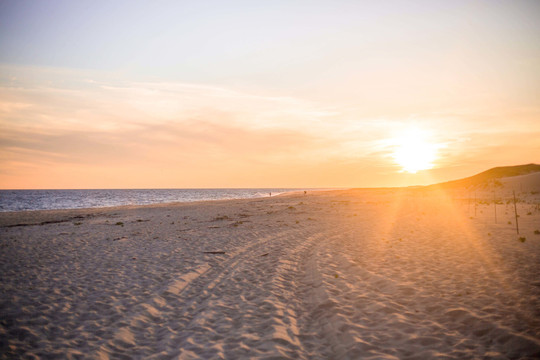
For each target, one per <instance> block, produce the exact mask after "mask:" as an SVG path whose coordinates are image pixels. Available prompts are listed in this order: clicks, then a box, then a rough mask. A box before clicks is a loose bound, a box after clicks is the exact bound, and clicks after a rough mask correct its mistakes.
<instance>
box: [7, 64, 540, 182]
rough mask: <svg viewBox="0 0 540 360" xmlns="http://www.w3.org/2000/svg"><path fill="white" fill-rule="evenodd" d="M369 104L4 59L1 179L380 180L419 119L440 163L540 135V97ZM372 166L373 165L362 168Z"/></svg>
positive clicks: (514, 154) (474, 157)
mask: <svg viewBox="0 0 540 360" xmlns="http://www.w3.org/2000/svg"><path fill="white" fill-rule="evenodd" d="M362 113H363V112H362V111H358V110H357V106H355V105H354V104H348V105H344V106H342V107H336V106H335V105H333V106H330V105H328V104H324V103H313V102H310V101H307V100H305V99H300V98H293V97H280V96H266V95H264V94H263V95H261V94H255V93H251V92H247V91H240V90H238V89H232V88H227V87H223V86H216V85H208V84H191V83H175V82H162V81H157V82H150V81H126V80H124V79H118V78H114V76H111V75H110V74H98V73H92V72H84V71H73V70H71V71H68V70H65V71H62V70H59V69H53V70H51V69H36V68H13V67H6V66H3V67H1V66H0V127H1V128H2V132H0V167H1V168H2V177H3V178H4V181H3V182H2V181H1V180H2V179H1V178H0V186H4V187H6V186H9V187H14V185H13V182H20V181H22V180H21V179H23V178H24V177H35V178H36V179H39V178H40V177H44V176H45V174H46V172H47V171H52V170H51V169H55V170H54V171H55V172H56V173H57V175H58V177H62V176H63V177H69V176H71V175H70V173H69V172H70V171H73V169H78V171H79V172H80V173H84V174H85V176H87V177H89V178H92V177H96V178H98V177H106V176H104V174H112V173H115V174H116V175H114V177H115V178H116V179H117V180H118V182H119V183H120V181H121V178H122V177H123V176H124V175H123V174H124V173H122V172H120V169H124V170H123V171H125V173H129V174H131V176H138V175H136V174H142V175H140V176H143V177H144V176H147V177H148V176H150V175H149V174H148V172H149V171H148V169H155V168H159V169H169V170H167V171H168V173H169V176H172V177H175V179H174V181H173V182H172V183H173V184H176V183H180V182H182V181H183V179H186V178H188V177H189V176H187V175H185V173H184V174H182V175H181V174H180V172H175V171H177V170H176V169H185V171H192V172H194V171H199V175H197V176H195V175H193V176H192V177H191V179H192V180H190V181H191V182H189V184H191V186H193V184H196V181H200V179H201V177H202V176H203V174H205V175H206V176H208V174H209V171H210V170H207V169H211V170H212V171H214V172H215V173H218V174H222V175H223V176H225V174H228V175H227V176H228V177H229V179H230V182H231V184H232V183H235V181H236V182H237V183H238V184H239V185H240V184H241V185H242V186H256V185H250V184H249V183H244V182H242V179H258V180H257V181H259V180H260V181H262V180H261V179H260V178H257V177H253V176H252V175H249V176H248V174H250V173H251V172H253V171H255V170H256V171H258V172H260V173H264V174H267V175H268V174H271V175H268V176H267V177H268V181H276V182H277V179H278V178H280V176H281V179H287V177H289V178H294V179H296V180H295V181H301V179H300V178H301V173H299V171H300V170H301V169H302V171H304V174H310V175H306V176H307V177H310V178H312V179H313V178H317V176H316V174H315V173H316V171H320V172H328V175H325V176H324V177H319V178H321V179H323V178H324V179H325V180H324V181H325V182H326V181H328V179H330V178H334V179H335V180H334V181H333V182H328V183H325V184H320V185H325V186H329V185H337V184H340V185H343V186H346V185H347V184H353V183H354V182H353V180H350V182H349V181H348V179H347V175H346V174H347V172H349V174H351V176H350V177H349V179H354V181H359V182H362V181H364V182H365V185H371V186H374V185H376V184H377V182H374V180H369V179H375V178H376V176H377V175H381V174H383V173H391V172H394V171H397V170H399V167H398V166H396V165H395V164H394V163H393V160H392V157H391V156H390V155H391V153H392V146H394V145H393V141H394V140H395V139H396V138H397V137H398V136H399V135H400V134H401V133H403V131H406V129H407V128H410V127H411V126H412V127H418V128H420V129H425V130H426V131H429V133H430V137H431V142H433V143H434V144H438V145H439V146H440V148H441V150H440V155H441V156H440V157H439V159H437V160H436V161H435V163H436V165H437V166H444V167H455V166H456V164H462V165H461V166H468V168H472V167H475V166H481V165H479V164H481V163H487V162H490V161H491V162H496V161H497V160H498V159H500V156H495V154H494V153H492V152H491V151H493V149H494V148H496V149H512V150H507V151H506V150H504V151H502V152H504V154H503V155H504V156H503V157H504V160H505V162H508V163H520V162H521V160H520V159H521V158H524V157H525V156H524V155H527V154H530V153H531V150H532V149H534V150H536V149H538V145H537V143H536V142H535V140H534V139H537V138H538V137H534V136H533V134H536V136H537V134H539V133H540V125H539V123H538V122H537V119H538V118H539V116H540V109H539V108H537V107H534V106H532V107H531V106H529V107H518V108H505V109H504V111H502V110H501V109H499V108H498V107H497V106H494V107H493V109H486V108H484V107H480V108H479V107H466V108H448V109H440V110H439V111H437V112H418V113H414V114H409V113H402V114H399V113H396V112H395V109H394V110H392V108H391V104H389V110H388V113H393V114H394V115H393V116H389V115H385V114H382V113H381V114H380V115H379V116H370V117H365V116H362V115H361V114H362ZM510 120H512V121H510ZM499 152H500V151H499ZM510 154H511V155H510ZM506 155H508V156H506ZM512 159H513V160H512ZM528 161H529V160H528ZM463 164H467V165H463ZM126 169H128V170H126ZM190 169H191V170H190ZM266 169H268V170H266ZM270 169H271V170H272V171H270ZM317 169H318V170H317ZM353 169H360V170H362V169H363V170H362V171H361V172H359V171H360V170H359V171H356V170H353ZM366 169H370V170H369V171H371V172H373V174H371V175H369V176H366V172H367V171H368V170H366ZM23 170H24V171H23ZM482 170H483V169H482ZM178 171H179V170H178ZM269 171H270V172H269ZM332 174H333V175H332ZM353 174H355V175H353ZM81 176H82V175H81ZM111 176H112V175H111ZM270 176H273V177H272V178H271V177H270ZM339 177H344V179H342V178H339ZM6 179H11V180H9V181H10V182H9V184H11V185H8V183H7V180H6ZM17 179H18V180H17ZM152 179H154V180H153V181H157V180H156V178H155V177H153V178H152ZM263 180H264V179H263ZM175 181H177V182H175ZM321 181H322V180H321ZM385 181H386V182H385V185H389V184H390V180H385ZM36 183H37V182H36ZM169 183H170V182H167V184H169ZM99 184H101V183H99ZM145 184H146V183H145ZM147 184H149V185H147V186H157V185H152V184H153V183H150V182H148V183H147ZM182 184H184V183H182ZM182 184H179V185H178V186H186V185H182ZM267 185H271V184H270V183H268V184H267ZM297 185H299V186H301V184H300V183H298V184H297ZM314 185H315V184H314ZM360 185H362V184H360ZM29 186H30V185H29ZM32 186H37V185H32ZM81 186H82V185H81ZM96 186H97V185H96ZM101 186H104V185H101ZM119 186H122V185H119ZM134 186H136V185H134ZM195 186H196V185H195ZM201 186H202V185H201Z"/></svg>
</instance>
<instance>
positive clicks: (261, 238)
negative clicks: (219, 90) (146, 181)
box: [0, 181, 540, 359]
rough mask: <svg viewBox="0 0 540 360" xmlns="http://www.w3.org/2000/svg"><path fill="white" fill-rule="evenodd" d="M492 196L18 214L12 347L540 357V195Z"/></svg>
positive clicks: (333, 195) (1, 285) (1, 322)
mask: <svg viewBox="0 0 540 360" xmlns="http://www.w3.org/2000/svg"><path fill="white" fill-rule="evenodd" d="M505 184H506V183H505ZM532 184H537V183H536V182H534V181H533V182H532ZM474 195H475V197H476V202H473V201H472V200H471V195H470V192H467V191H461V192H459V191H454V192H452V193H447V192H443V191H440V190H436V189H434V190H429V191H428V190H418V189H377V190H375V189H371V190H347V191H345V190H344V191H328V192H308V194H307V195H304V194H302V193H300V194H292V195H286V196H278V197H271V198H263V199H248V200H227V201H209V202H200V203H184V204H169V205H159V206H157V205H156V206H143V207H119V208H108V209H92V210H62V211H36V212H24V213H1V214H0V270H1V271H0V274H1V277H0V291H1V298H0V316H1V318H0V354H1V358H3V359H11V358H28V359H36V358H46V359H49V358H68V359H78V358H90V359H132V358H133V359H141V358H150V359H253V358H256V359H538V358H540V194H539V193H538V192H536V191H534V190H531V189H528V188H526V189H523V188H522V189H520V191H518V192H517V195H518V198H519V199H520V202H519V203H518V205H517V211H518V213H519V218H518V219H519V231H520V234H519V235H518V234H517V233H516V228H515V214H514V207H513V203H511V202H508V199H509V193H503V192H501V195H500V197H501V198H500V199H499V200H500V203H499V204H498V205H496V207H495V206H494V204H493V203H490V201H492V199H493V193H492V192H491V191H489V190H486V191H484V192H482V191H478V192H476V193H475V194H474ZM495 211H496V212H497V221H496V222H495V216H494V215H495ZM535 232H538V233H535ZM520 237H521V238H522V240H519V238H520Z"/></svg>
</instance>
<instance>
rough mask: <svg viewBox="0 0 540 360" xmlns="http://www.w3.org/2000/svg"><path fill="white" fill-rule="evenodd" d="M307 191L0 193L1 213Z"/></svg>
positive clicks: (132, 190) (8, 191)
mask: <svg viewBox="0 0 540 360" xmlns="http://www.w3.org/2000/svg"><path fill="white" fill-rule="evenodd" d="M303 190H307V189H109V190H106V189H99V190H98V189H96V190H0V212H6V211H24V210H54V209H81V208H96V207H111V206H120V205H148V204H160V203H171V202H190V201H204V200H225V199H249V198H258V197H267V196H270V193H272V195H278V194H283V193H286V192H292V191H303Z"/></svg>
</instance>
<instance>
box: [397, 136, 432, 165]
mask: <svg viewBox="0 0 540 360" xmlns="http://www.w3.org/2000/svg"><path fill="white" fill-rule="evenodd" d="M395 145H396V148H395V150H394V153H393V158H394V160H395V161H396V163H397V164H399V165H400V166H401V168H402V170H403V171H406V172H408V173H413V174H414V173H417V172H418V171H421V170H427V169H431V168H432V167H433V162H434V161H435V160H436V158H437V148H438V146H437V145H436V144H433V143H432V142H430V140H429V134H428V133H427V132H426V131H423V130H420V129H412V130H409V131H407V132H405V133H404V134H402V135H401V136H399V137H398V138H396V141H395Z"/></svg>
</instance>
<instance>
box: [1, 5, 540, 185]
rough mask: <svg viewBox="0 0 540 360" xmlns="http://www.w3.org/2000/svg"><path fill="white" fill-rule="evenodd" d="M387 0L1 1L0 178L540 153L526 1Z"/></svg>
mask: <svg viewBox="0 0 540 360" xmlns="http://www.w3.org/2000/svg"><path fill="white" fill-rule="evenodd" d="M22 3H25V2H24V1H23V2H22ZM120 3H121V2H120ZM390 3H391V4H392V6H390V5H386V6H382V5H373V4H372V5H352V4H346V3H340V2H333V3H327V2H315V3H313V4H312V8H310V11H307V12H306V11H303V8H302V7H301V6H300V5H298V4H295V5H288V3H286V2H283V3H281V2H276V3H275V4H273V5H272V6H271V7H269V8H258V7H256V6H252V5H247V4H243V3H234V5H230V6H229V7H227V9H226V12H225V13H223V11H225V10H224V9H220V8H219V5H218V3H215V5H216V6H218V8H215V9H213V10H209V11H206V10H204V9H199V8H197V7H196V6H195V5H193V6H192V7H188V8H187V9H182V11H183V12H182V14H183V15H182V16H183V17H181V18H180V19H179V18H177V17H176V18H174V17H172V18H171V17H170V16H169V13H171V12H172V13H174V11H175V10H178V9H176V8H175V6H177V5H175V3H174V2H172V3H167V5H166V6H165V8H163V9H157V10H156V9H154V8H153V9H148V8H146V7H147V6H150V5H145V4H144V3H143V4H141V3H138V2H137V5H135V6H129V3H126V4H125V7H122V6H121V5H118V8H117V9H114V10H115V11H120V12H119V13H118V14H117V15H118V16H117V17H116V18H115V19H114V21H112V20H111V18H108V17H107V16H109V17H110V16H112V15H110V14H109V13H108V12H106V11H107V9H105V8H104V7H106V6H108V5H105V4H106V3H105V2H104V3H101V2H98V4H99V6H96V8H92V9H91V10H88V9H86V10H88V11H86V10H85V9H82V8H78V7H77V6H79V5H72V4H69V3H64V2H56V1H52V2H51V3H50V4H49V5H43V4H37V5H34V2H28V3H26V5H27V8H26V9H24V11H23V10H21V9H20V8H18V7H17V6H16V5H9V6H8V5H3V9H2V10H3V11H0V13H1V14H2V15H1V16H2V19H0V20H6V21H4V22H2V21H0V24H3V25H0V27H1V28H0V34H2V35H0V40H1V42H0V54H2V55H0V188H3V189H25V188H50V189H53V188H207V187H211V188H215V187H300V188H304V187H374V186H401V185H415V184H427V183H433V182H438V181H444V180H450V179H455V178H460V177H464V176H470V175H473V174H474V173H477V172H480V171H483V170H486V169H488V168H490V167H493V166H501V165H517V164H524V163H530V162H536V163H540V141H539V140H538V139H540V103H539V100H538V99H540V82H539V81H537V79H540V43H539V42H538V39H539V38H540V25H538V22H537V21H535V19H538V18H539V16H540V6H538V3H535V2H528V1H516V2H508V3H504V2H479V3H477V4H472V5H471V4H470V3H471V2H459V1H456V2H455V3H454V4H452V5H450V4H447V2H442V1H441V2H437V1H431V2H418V4H417V5H416V6H415V7H410V6H409V5H410V2H406V1H395V2H389V4H390ZM419 4H420V5H419ZM40 6H50V7H51V8H50V9H48V10H49V12H48V14H49V15H48V16H49V18H47V17H46V18H42V17H38V15H35V19H34V18H33V17H32V16H33V14H34V12H36V14H37V13H39V11H41V10H43V9H40V8H39V7H40ZM269 6H270V5H269ZM33 7H36V9H33ZM29 9H30V10H29ZM108 10H111V9H108ZM203 10H204V11H203ZM222 10H223V11H222ZM304 10H305V9H304ZM443 10H444V11H443ZM122 11H123V12H122ZM220 11H221V12H220ZM107 14H108V15H107ZM223 14H225V15H223ZM8 15H10V17H9V19H7V17H8ZM179 16H180V15H179ZM8 20H9V21H8ZM34 20H35V21H34ZM182 20H185V21H184V22H183V21H182ZM32 21H34V22H32ZM190 24H191V25H190ZM98 25H99V27H98ZM188 25H189V26H192V27H190V28H189V29H190V31H187V32H186V31H185V30H186V28H183V27H189V26H188ZM203 25H204V26H203ZM141 28H142V30H141ZM144 29H146V30H148V31H144ZM133 37H136V39H137V41H135V40H133ZM100 46H101V47H100ZM150 53H151V54H152V56H149V54H150ZM407 134H421V136H417V135H407ZM411 146H412V147H414V149H412V150H411ZM413 150H414V151H413ZM428 155H429V156H428ZM404 157H405V158H408V159H407V160H403V158H404ZM411 158H413V159H415V161H416V163H418V161H420V162H421V161H424V162H426V164H424V166H422V164H420V165H419V166H417V167H418V168H420V169H419V170H418V169H417V172H416V173H410V172H407V171H404V167H406V166H404V164H403V162H404V161H405V162H407V161H408V162H409V163H410V162H411V161H413V160H411ZM424 158H425V160H422V159H424ZM428 163H429V164H428ZM415 165H418V164H415ZM425 167H430V169H424V168H425Z"/></svg>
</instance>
